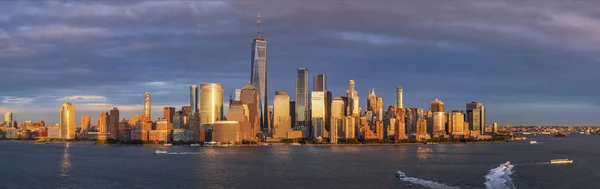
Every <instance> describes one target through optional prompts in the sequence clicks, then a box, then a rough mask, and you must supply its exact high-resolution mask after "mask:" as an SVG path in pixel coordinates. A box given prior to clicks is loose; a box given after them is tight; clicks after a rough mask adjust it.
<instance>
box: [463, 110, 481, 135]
mask: <svg viewBox="0 0 600 189" xmlns="http://www.w3.org/2000/svg"><path fill="white" fill-rule="evenodd" d="M466 117H467V122H469V126H470V127H471V130H472V131H478V132H479V134H481V135H483V134H485V107H484V106H483V103H481V102H470V103H467V116H466Z"/></svg>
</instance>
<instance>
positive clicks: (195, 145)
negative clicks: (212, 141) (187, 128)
mask: <svg viewBox="0 0 600 189" xmlns="http://www.w3.org/2000/svg"><path fill="white" fill-rule="evenodd" d="M190 146H191V147H198V146H202V145H201V144H190Z"/></svg>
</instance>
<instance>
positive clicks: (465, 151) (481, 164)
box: [0, 134, 600, 188]
mask: <svg viewBox="0 0 600 189" xmlns="http://www.w3.org/2000/svg"><path fill="white" fill-rule="evenodd" d="M529 138H530V139H534V140H537V141H538V142H540V144H537V145H530V144H529V142H528V141H519V142H510V143H477V144H439V145H401V146H333V147H307V146H270V147H225V148H202V147H187V146H173V147H142V146H96V145H92V144H85V143H72V144H32V143H23V142H19V141H0V163H1V164H0V188H428V187H437V188H444V187H458V188H486V185H485V182H486V179H485V176H486V175H488V174H490V173H489V170H490V169H492V168H495V167H498V166H499V164H501V163H504V162H506V161H507V160H510V161H511V162H512V163H513V164H514V165H515V166H514V167H513V168H512V174H511V175H508V177H509V179H508V181H507V180H502V178H497V179H496V180H493V181H494V182H497V183H498V182H505V181H507V182H511V183H509V184H507V185H502V184H500V185H497V186H503V187H504V186H508V187H510V186H511V184H512V185H514V187H516V188H600V180H599V178H600V174H599V170H598V167H600V161H598V160H599V157H600V146H598V145H597V144H599V143H600V136H598V135H596V136H580V135H579V134H576V135H571V136H569V137H567V138H555V137H551V136H537V137H533V136H529ZM157 149H163V150H165V149H166V150H168V151H170V152H180V153H182V154H171V155H155V154H154V151H155V150H157ZM554 158H571V159H574V161H575V162H574V163H573V164H571V165H550V164H547V163H545V162H547V161H548V160H549V159H554ZM398 170H402V171H404V172H405V173H406V174H407V176H408V177H410V179H406V180H405V181H402V180H398V179H396V178H395V177H394V174H395V173H396V171H398ZM494 178H495V177H494ZM432 183H433V185H432Z"/></svg>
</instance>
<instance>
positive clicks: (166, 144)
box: [163, 143, 173, 146]
mask: <svg viewBox="0 0 600 189" xmlns="http://www.w3.org/2000/svg"><path fill="white" fill-rule="evenodd" d="M163 146H173V144H171V143H164V144H163Z"/></svg>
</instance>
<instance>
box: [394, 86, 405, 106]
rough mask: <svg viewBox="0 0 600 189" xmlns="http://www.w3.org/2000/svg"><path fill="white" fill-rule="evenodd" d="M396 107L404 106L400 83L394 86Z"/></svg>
mask: <svg viewBox="0 0 600 189" xmlns="http://www.w3.org/2000/svg"><path fill="white" fill-rule="evenodd" d="M396 107H398V108H404V104H403V103H402V87H400V85H398V86H397V87H396Z"/></svg>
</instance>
